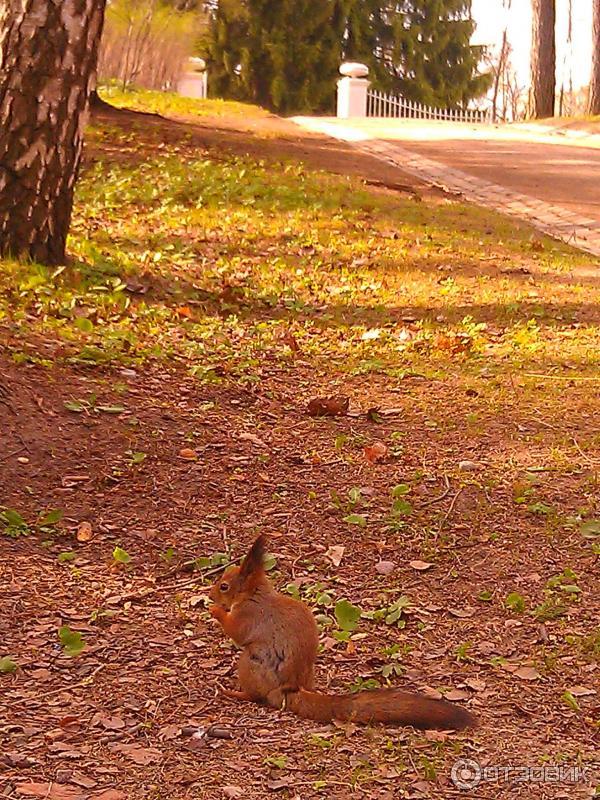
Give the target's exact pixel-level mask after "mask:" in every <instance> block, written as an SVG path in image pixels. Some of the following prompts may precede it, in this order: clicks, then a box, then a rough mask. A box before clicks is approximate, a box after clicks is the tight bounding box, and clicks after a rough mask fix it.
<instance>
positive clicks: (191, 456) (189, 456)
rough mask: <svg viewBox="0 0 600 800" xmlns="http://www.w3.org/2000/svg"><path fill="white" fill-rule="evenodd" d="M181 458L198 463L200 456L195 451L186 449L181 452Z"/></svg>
mask: <svg viewBox="0 0 600 800" xmlns="http://www.w3.org/2000/svg"><path fill="white" fill-rule="evenodd" d="M179 458H183V459H185V460H186V461H197V460H198V454H197V453H196V451H195V450H192V449H191V448H190V447H184V448H182V449H181V450H180V451H179Z"/></svg>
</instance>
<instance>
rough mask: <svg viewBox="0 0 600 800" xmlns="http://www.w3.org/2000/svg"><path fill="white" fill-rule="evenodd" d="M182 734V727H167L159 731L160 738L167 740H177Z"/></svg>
mask: <svg viewBox="0 0 600 800" xmlns="http://www.w3.org/2000/svg"><path fill="white" fill-rule="evenodd" d="M180 733H181V726H180V725H165V726H164V727H162V728H161V729H160V731H159V734H160V738H161V739H166V740H167V741H168V740H169V739H176V738H177V737H178V736H179V734H180Z"/></svg>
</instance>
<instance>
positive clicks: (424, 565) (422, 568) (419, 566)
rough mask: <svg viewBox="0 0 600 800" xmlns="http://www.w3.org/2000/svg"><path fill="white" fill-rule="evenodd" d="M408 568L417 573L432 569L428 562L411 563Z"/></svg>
mask: <svg viewBox="0 0 600 800" xmlns="http://www.w3.org/2000/svg"><path fill="white" fill-rule="evenodd" d="M410 566H411V567H412V568H413V569H416V570H417V571H418V572H425V570H426V569H430V568H431V567H433V564H430V563H429V561H411V562H410Z"/></svg>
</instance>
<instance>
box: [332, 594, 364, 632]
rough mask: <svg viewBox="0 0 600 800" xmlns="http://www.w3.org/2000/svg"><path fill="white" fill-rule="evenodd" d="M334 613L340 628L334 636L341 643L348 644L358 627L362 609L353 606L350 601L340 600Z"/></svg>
mask: <svg viewBox="0 0 600 800" xmlns="http://www.w3.org/2000/svg"><path fill="white" fill-rule="evenodd" d="M333 613H334V615H335V621H336V622H337V624H338V626H339V630H338V631H335V632H334V634H333V635H334V638H336V639H337V640H338V641H340V642H346V641H348V639H349V638H350V634H351V633H352V631H354V630H355V629H356V626H357V625H358V621H359V620H360V617H361V614H362V609H361V608H359V606H355V605H353V604H352V603H351V602H350V601H349V600H338V601H337V603H336V604H335V606H334V610H333Z"/></svg>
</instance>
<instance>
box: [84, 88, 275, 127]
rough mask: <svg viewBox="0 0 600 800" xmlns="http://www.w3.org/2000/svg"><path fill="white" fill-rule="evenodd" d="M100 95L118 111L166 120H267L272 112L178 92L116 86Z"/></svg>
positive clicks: (102, 89)
mask: <svg viewBox="0 0 600 800" xmlns="http://www.w3.org/2000/svg"><path fill="white" fill-rule="evenodd" d="M99 94H100V96H101V97H102V99H103V100H106V102H107V103H110V104H111V105H113V106H116V107H117V108H129V109H132V110H133V111H147V112H151V113H153V114H161V115H162V116H166V117H225V116H228V117H230V116H239V117H246V118H250V119H252V118H256V117H266V116H268V113H269V112H268V111H265V110H264V109H263V108H260V106H255V105H252V104H251V103H237V102H235V101H233V100H221V99H218V98H207V99H206V100H198V99H195V98H192V97H182V96H181V95H180V94H176V93H175V92H158V91H157V92H154V91H150V90H148V89H136V88H130V89H126V90H123V89H122V88H120V87H119V86H115V85H111V86H102V87H101V88H100V90H99Z"/></svg>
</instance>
